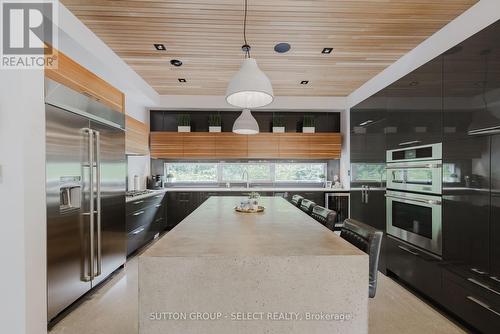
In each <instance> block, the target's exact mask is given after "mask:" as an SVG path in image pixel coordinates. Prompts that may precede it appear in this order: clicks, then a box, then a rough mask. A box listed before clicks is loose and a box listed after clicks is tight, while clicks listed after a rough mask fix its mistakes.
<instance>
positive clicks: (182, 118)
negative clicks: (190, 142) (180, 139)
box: [177, 114, 191, 132]
mask: <svg viewBox="0 0 500 334" xmlns="http://www.w3.org/2000/svg"><path fill="white" fill-rule="evenodd" d="M177 131H178V132H191V116H190V115H188V114H182V115H179V116H177Z"/></svg>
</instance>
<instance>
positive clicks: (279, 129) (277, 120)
mask: <svg viewBox="0 0 500 334" xmlns="http://www.w3.org/2000/svg"><path fill="white" fill-rule="evenodd" d="M273 132H274V133H284V132H285V120H284V119H283V116H281V115H273Z"/></svg>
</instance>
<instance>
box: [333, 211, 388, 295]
mask: <svg viewBox="0 0 500 334" xmlns="http://www.w3.org/2000/svg"><path fill="white" fill-rule="evenodd" d="M382 236H383V233H382V231H379V230H377V229H375V228H373V227H371V226H368V225H366V224H363V223H362V222H359V221H357V220H354V219H346V220H345V222H344V226H343V227H342V230H341V232H340V237H341V238H344V239H345V240H347V241H349V243H351V244H352V245H354V246H356V247H357V248H359V249H360V250H362V251H363V252H365V253H367V254H368V256H369V274H370V277H369V282H368V296H369V297H370V298H373V297H375V292H376V291H377V276H378V260H379V257H380V247H381V245H382Z"/></svg>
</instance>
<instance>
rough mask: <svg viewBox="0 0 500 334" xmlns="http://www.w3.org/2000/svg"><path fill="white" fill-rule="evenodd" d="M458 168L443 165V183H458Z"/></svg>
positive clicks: (451, 165)
mask: <svg viewBox="0 0 500 334" xmlns="http://www.w3.org/2000/svg"><path fill="white" fill-rule="evenodd" d="M460 177H461V175H460V167H458V166H457V165H455V164H450V163H448V164H443V182H444V183H460Z"/></svg>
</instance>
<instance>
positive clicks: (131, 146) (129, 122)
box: [125, 115, 149, 155]
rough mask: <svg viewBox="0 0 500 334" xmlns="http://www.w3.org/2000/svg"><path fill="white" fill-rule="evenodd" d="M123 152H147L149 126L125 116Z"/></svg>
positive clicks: (139, 153)
mask: <svg viewBox="0 0 500 334" xmlns="http://www.w3.org/2000/svg"><path fill="white" fill-rule="evenodd" d="M125 125H126V132H125V152H126V153H127V154H136V155H147V154H149V126H148V125H147V124H144V123H142V122H139V121H138V120H136V119H135V118H133V117H130V116H128V115H126V117H125Z"/></svg>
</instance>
